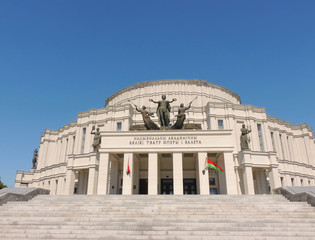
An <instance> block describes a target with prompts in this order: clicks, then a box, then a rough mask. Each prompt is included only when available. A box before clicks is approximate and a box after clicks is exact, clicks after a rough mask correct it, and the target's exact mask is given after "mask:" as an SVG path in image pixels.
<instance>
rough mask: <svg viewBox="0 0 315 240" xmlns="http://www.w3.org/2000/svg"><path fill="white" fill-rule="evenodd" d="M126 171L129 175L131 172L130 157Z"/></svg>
mask: <svg viewBox="0 0 315 240" xmlns="http://www.w3.org/2000/svg"><path fill="white" fill-rule="evenodd" d="M126 173H127V175H129V174H130V173H131V171H130V168H129V159H128V168H127V171H126Z"/></svg>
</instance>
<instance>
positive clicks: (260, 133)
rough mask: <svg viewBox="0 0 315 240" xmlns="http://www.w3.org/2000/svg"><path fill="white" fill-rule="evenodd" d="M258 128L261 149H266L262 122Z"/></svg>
mask: <svg viewBox="0 0 315 240" xmlns="http://www.w3.org/2000/svg"><path fill="white" fill-rule="evenodd" d="M257 130H258V138H259V145H260V151H265V148H264V141H263V136H262V130H261V124H260V123H258V124H257Z"/></svg>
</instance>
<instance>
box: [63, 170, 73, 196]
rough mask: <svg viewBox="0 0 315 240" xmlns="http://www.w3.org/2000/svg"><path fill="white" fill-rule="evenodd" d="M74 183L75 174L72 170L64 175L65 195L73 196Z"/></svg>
mask: <svg viewBox="0 0 315 240" xmlns="http://www.w3.org/2000/svg"><path fill="white" fill-rule="evenodd" d="M74 181H75V173H74V171H73V170H72V169H68V170H67V175H66V190H65V194H66V195H73V193H74Z"/></svg>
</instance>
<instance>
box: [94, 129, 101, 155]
mask: <svg viewBox="0 0 315 240" xmlns="http://www.w3.org/2000/svg"><path fill="white" fill-rule="evenodd" d="M91 134H94V141H93V145H92V146H93V151H94V152H98V151H99V149H100V147H101V139H102V138H101V133H100V129H99V128H97V129H96V132H95V126H93V127H92V131H91Z"/></svg>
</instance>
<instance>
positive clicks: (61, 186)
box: [56, 177, 64, 195]
mask: <svg viewBox="0 0 315 240" xmlns="http://www.w3.org/2000/svg"><path fill="white" fill-rule="evenodd" d="M63 189H64V177H59V178H58V191H57V193H56V194H57V195H61V194H62V193H63Z"/></svg>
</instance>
